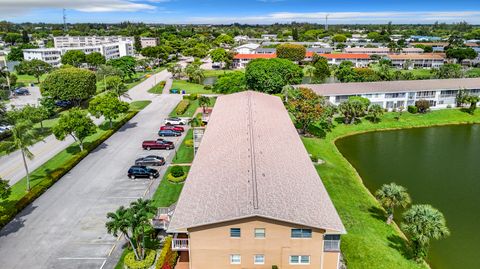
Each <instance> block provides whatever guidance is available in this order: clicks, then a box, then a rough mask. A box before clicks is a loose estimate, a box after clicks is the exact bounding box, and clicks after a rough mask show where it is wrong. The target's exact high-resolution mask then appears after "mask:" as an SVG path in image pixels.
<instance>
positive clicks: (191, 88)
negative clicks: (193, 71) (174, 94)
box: [172, 80, 213, 94]
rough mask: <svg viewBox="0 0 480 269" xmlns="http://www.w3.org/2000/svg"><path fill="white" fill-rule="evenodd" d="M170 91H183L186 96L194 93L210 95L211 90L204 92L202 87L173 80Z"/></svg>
mask: <svg viewBox="0 0 480 269" xmlns="http://www.w3.org/2000/svg"><path fill="white" fill-rule="evenodd" d="M172 89H178V90H180V91H182V90H185V92H186V93H187V94H191V93H196V94H212V93H213V92H212V91H211V90H205V88H204V86H203V85H200V84H196V83H191V82H187V81H184V80H174V81H173V84H172Z"/></svg>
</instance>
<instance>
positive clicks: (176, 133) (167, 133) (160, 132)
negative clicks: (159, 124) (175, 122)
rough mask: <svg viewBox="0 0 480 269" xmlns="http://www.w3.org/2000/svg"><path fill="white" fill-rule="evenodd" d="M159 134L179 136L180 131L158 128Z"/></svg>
mask: <svg viewBox="0 0 480 269" xmlns="http://www.w3.org/2000/svg"><path fill="white" fill-rule="evenodd" d="M158 135H159V136H181V135H182V133H180V132H177V131H174V130H160V131H158Z"/></svg>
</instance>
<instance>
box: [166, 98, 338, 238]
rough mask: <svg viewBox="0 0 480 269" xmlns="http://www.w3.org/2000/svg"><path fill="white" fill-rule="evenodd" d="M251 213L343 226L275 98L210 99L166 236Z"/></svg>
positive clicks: (325, 226)
mask: <svg viewBox="0 0 480 269" xmlns="http://www.w3.org/2000/svg"><path fill="white" fill-rule="evenodd" d="M252 216H259V217H264V218H268V219H275V220H280V221H285V222H289V223H294V224H299V225H302V226H308V227H314V228H320V229H326V230H329V231H335V232H339V233H344V232H345V228H344V227H343V224H342V222H341V220H340V218H339V216H338V214H337V212H336V210H335V208H334V206H333V204H332V202H331V200H330V197H329V196H328V193H327V191H326V190H325V187H324V186H323V183H322V181H321V179H320V177H319V176H318V174H317V171H316V170H315V168H314V166H313V164H312V162H311V160H310V158H309V156H308V154H307V151H306V150H305V147H304V146H303V143H302V142H301V140H300V138H299V136H298V134H297V132H296V130H295V127H294V126H293V124H292V122H291V120H290V118H289V116H288V113H287V111H286V110H285V107H284V106H283V104H282V102H281V100H280V98H278V97H275V96H270V95H267V94H263V93H258V92H252V91H247V92H241V93H235V94H230V95H226V96H220V97H218V100H217V102H216V104H215V108H214V110H213V113H212V115H211V117H210V121H209V123H208V127H207V129H206V131H205V134H204V136H203V138H202V142H201V145H200V148H199V150H198V152H197V155H196V157H195V160H194V161H193V164H192V167H191V169H190V173H189V175H188V178H187V180H186V183H185V186H184V188H183V190H182V193H181V195H180V198H179V200H178V203H177V206H176V209H175V213H174V215H173V218H172V222H171V223H170V226H169V229H168V231H169V232H176V231H185V229H188V228H192V227H198V226H203V225H208V224H214V223H221V222H225V221H229V220H237V219H244V218H248V217H252Z"/></svg>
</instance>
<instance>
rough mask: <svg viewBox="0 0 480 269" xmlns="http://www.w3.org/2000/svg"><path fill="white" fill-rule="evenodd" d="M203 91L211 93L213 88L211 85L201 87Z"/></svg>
mask: <svg viewBox="0 0 480 269" xmlns="http://www.w3.org/2000/svg"><path fill="white" fill-rule="evenodd" d="M203 89H204V90H207V91H211V90H212V89H213V86H212V85H205V86H203Z"/></svg>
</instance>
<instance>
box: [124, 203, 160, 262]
mask: <svg viewBox="0 0 480 269" xmlns="http://www.w3.org/2000/svg"><path fill="white" fill-rule="evenodd" d="M130 210H131V211H132V213H133V215H134V216H135V218H134V219H133V221H134V223H133V225H132V230H133V234H134V237H135V242H136V244H137V248H138V251H137V253H138V254H139V256H140V258H141V259H144V258H145V230H146V229H148V228H149V227H150V226H151V224H150V219H151V218H152V216H153V215H154V214H155V213H156V211H157V209H156V208H155V207H154V206H152V205H151V201H150V200H143V199H141V198H140V199H138V200H136V201H133V202H132V203H131V204H130Z"/></svg>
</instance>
